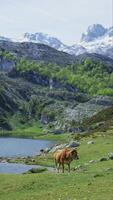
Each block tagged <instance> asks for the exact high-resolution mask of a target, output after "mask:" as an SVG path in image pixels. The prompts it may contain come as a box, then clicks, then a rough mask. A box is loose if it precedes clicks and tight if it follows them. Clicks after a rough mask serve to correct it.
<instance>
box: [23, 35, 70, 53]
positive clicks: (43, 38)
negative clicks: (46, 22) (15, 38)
mask: <svg viewBox="0 0 113 200" xmlns="http://www.w3.org/2000/svg"><path fill="white" fill-rule="evenodd" d="M20 41H21V42H22V41H23V42H33V43H39V44H45V45H48V46H50V47H52V48H55V49H57V50H60V49H62V48H65V46H66V45H64V44H63V43H62V42H61V41H60V40H59V39H57V38H55V37H52V36H50V35H48V34H44V33H40V32H39V33H34V34H33V33H25V34H24V36H23V38H22V39H20Z"/></svg>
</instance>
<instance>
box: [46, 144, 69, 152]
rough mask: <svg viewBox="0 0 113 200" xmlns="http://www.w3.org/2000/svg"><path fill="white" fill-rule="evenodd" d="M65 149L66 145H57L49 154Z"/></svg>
mask: <svg viewBox="0 0 113 200" xmlns="http://www.w3.org/2000/svg"><path fill="white" fill-rule="evenodd" d="M66 147H67V144H61V145H57V146H54V147H53V148H52V149H51V151H50V152H51V153H54V152H55V151H57V150H60V149H64V148H66Z"/></svg>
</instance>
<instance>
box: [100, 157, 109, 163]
mask: <svg viewBox="0 0 113 200" xmlns="http://www.w3.org/2000/svg"><path fill="white" fill-rule="evenodd" d="M107 160H108V158H106V157H103V158H100V160H99V161H100V162H102V161H107Z"/></svg>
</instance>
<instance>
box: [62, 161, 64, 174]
mask: <svg viewBox="0 0 113 200" xmlns="http://www.w3.org/2000/svg"><path fill="white" fill-rule="evenodd" d="M62 173H64V163H62Z"/></svg>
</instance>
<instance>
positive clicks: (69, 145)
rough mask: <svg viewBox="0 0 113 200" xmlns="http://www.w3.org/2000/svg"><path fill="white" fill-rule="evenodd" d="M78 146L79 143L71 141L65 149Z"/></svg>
mask: <svg viewBox="0 0 113 200" xmlns="http://www.w3.org/2000/svg"><path fill="white" fill-rule="evenodd" d="M78 146H80V142H78V141H71V142H70V143H69V144H68V145H67V146H66V147H67V148H74V147H78Z"/></svg>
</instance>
